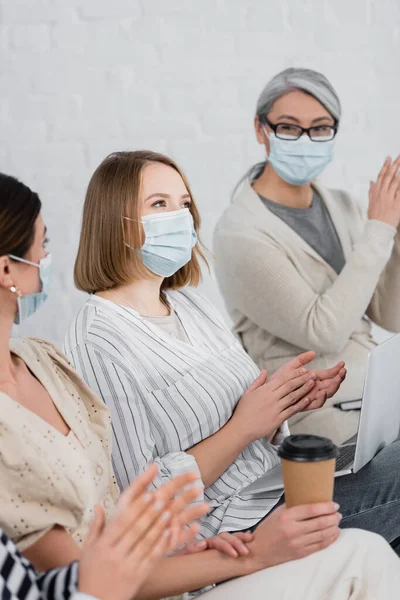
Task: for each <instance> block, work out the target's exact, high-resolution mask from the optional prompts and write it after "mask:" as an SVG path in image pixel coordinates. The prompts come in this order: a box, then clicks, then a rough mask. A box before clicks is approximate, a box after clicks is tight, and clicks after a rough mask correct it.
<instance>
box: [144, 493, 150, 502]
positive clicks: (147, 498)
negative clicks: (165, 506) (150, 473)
mask: <svg viewBox="0 0 400 600" xmlns="http://www.w3.org/2000/svg"><path fill="white" fill-rule="evenodd" d="M151 500H152V495H151V494H145V495H144V496H143V502H144V503H145V504H149V502H151Z"/></svg>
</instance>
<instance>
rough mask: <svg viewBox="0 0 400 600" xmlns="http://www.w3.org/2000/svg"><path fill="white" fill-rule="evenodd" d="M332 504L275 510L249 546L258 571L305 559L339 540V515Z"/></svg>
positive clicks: (336, 508)
mask: <svg viewBox="0 0 400 600" xmlns="http://www.w3.org/2000/svg"><path fill="white" fill-rule="evenodd" d="M338 508H339V506H338V505H337V504H335V503H334V502H324V503H320V504H308V505H305V506H296V507H294V508H286V507H285V506H284V505H283V506H280V507H279V508H277V509H276V510H274V511H273V512H272V513H271V514H270V515H269V516H268V517H267V518H266V519H265V520H264V521H263V522H262V523H261V524H260V525H259V527H257V529H256V531H255V534H254V542H252V543H250V544H249V545H248V548H249V550H250V552H251V554H252V555H253V556H254V557H255V559H256V560H257V561H258V563H259V566H261V568H266V567H272V566H274V565H279V564H282V563H285V562H288V561H290V560H296V559H298V558H304V557H305V556H308V555H309V554H313V553H314V552H317V551H318V550H322V549H323V548H327V547H328V546H330V545H331V544H332V543H333V542H334V541H335V540H337V538H338V537H339V533H340V530H339V523H340V521H341V518H342V515H341V514H340V513H338Z"/></svg>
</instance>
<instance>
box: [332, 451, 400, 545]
mask: <svg viewBox="0 0 400 600" xmlns="http://www.w3.org/2000/svg"><path fill="white" fill-rule="evenodd" d="M333 497H334V500H335V502H337V503H338V504H340V509H339V510H340V512H341V513H342V515H343V519H342V521H341V523H340V526H341V527H343V528H347V527H358V528H359V529H366V530H368V531H373V532H375V533H379V534H380V535H382V536H383V537H384V538H385V539H386V540H387V541H388V542H391V543H393V542H395V541H396V540H397V538H400V440H398V441H396V442H394V443H393V444H391V445H390V446H387V447H386V448H384V449H383V450H382V451H381V452H380V453H379V454H378V455H377V456H375V458H374V459H373V460H372V461H371V462H370V463H368V464H367V465H366V466H365V467H364V468H363V469H361V471H358V473H352V474H350V475H345V476H343V477H338V478H337V479H336V480H335V490H334V494H333ZM399 541H400V540H399ZM397 546H398V543H397V544H396V545H395V549H396V550H398V548H397Z"/></svg>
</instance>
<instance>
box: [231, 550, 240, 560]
mask: <svg viewBox="0 0 400 600" xmlns="http://www.w3.org/2000/svg"><path fill="white" fill-rule="evenodd" d="M232 556H234V557H235V558H237V557H238V556H239V554H238V553H237V552H236V550H234V549H233V548H232Z"/></svg>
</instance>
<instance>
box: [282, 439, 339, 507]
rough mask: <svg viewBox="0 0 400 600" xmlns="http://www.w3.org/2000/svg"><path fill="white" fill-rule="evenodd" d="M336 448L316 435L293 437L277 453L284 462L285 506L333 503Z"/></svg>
mask: <svg viewBox="0 0 400 600" xmlns="http://www.w3.org/2000/svg"><path fill="white" fill-rule="evenodd" d="M338 453H339V452H338V449H337V446H335V444H334V443H333V442H332V440H330V439H328V438H324V437H320V436H317V435H290V436H288V437H287V438H285V440H284V442H283V444H282V445H281V447H280V448H279V450H278V454H279V456H280V458H281V461H282V472H283V483H284V487H285V504H286V506H287V507H288V508H291V507H292V506H299V505H301V504H314V503H316V502H331V501H332V498H333V486H334V475H335V466H336V457H337V455H338Z"/></svg>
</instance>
